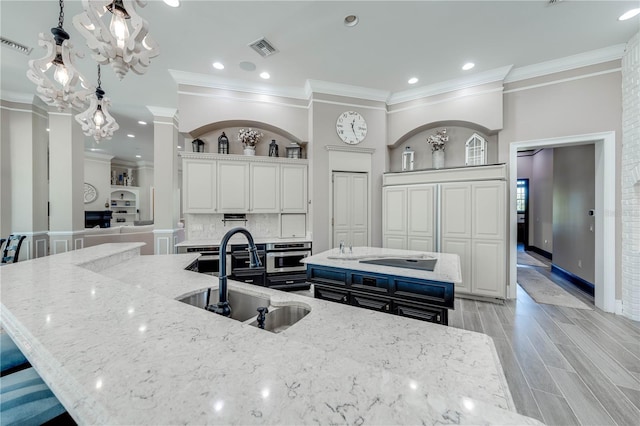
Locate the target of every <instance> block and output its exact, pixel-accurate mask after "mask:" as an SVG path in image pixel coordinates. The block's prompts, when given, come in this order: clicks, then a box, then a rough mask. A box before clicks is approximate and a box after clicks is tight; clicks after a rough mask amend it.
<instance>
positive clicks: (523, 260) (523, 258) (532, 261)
mask: <svg viewBox="0 0 640 426" xmlns="http://www.w3.org/2000/svg"><path fill="white" fill-rule="evenodd" d="M518 265H529V266H540V267H546V266H547V265H545V264H544V263H542V262H540V261H539V260H538V259H536V258H535V257H533V256H530V255H528V254H527V253H525V252H524V251H520V250H518Z"/></svg>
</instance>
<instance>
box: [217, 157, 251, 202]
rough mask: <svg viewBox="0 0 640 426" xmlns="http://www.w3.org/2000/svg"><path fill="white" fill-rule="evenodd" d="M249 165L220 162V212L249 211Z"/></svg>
mask: <svg viewBox="0 0 640 426" xmlns="http://www.w3.org/2000/svg"><path fill="white" fill-rule="evenodd" d="M248 189H249V163H245V162H239V161H218V212H219V213H244V212H247V211H248V210H249V191H248Z"/></svg>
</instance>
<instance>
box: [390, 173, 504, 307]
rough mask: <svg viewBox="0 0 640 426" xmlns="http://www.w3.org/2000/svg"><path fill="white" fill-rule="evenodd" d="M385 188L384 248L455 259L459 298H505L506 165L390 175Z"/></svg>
mask: <svg viewBox="0 0 640 426" xmlns="http://www.w3.org/2000/svg"><path fill="white" fill-rule="evenodd" d="M383 185H384V187H383V244H384V246H385V247H390V248H406V249H409V250H418V251H440V252H443V253H454V254H457V255H459V256H460V264H461V269H462V283H461V284H460V285H457V286H456V293H458V294H469V295H475V296H483V297H491V298H500V299H504V298H505V295H506V267H507V251H506V247H507V244H506V239H507V231H506V230H507V223H506V208H507V205H506V168H505V166H504V165H498V166H484V167H473V168H462V169H447V170H443V171H435V170H430V171H422V172H408V173H406V172H405V173H387V174H385V175H384V178H383ZM438 191H439V195H438ZM405 217H406V218H405ZM434 218H435V219H436V220H434Z"/></svg>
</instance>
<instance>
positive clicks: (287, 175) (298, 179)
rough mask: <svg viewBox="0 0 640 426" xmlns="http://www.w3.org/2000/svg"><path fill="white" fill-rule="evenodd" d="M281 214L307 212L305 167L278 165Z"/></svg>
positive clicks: (301, 165) (302, 165)
mask: <svg viewBox="0 0 640 426" xmlns="http://www.w3.org/2000/svg"><path fill="white" fill-rule="evenodd" d="M280 199H281V200H282V201H281V204H280V211H281V213H306V212H307V165H306V164H281V165H280Z"/></svg>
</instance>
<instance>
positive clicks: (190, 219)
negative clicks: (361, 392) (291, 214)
mask: <svg viewBox="0 0 640 426" xmlns="http://www.w3.org/2000/svg"><path fill="white" fill-rule="evenodd" d="M223 217H224V215H222V214H185V228H186V231H187V235H186V238H187V240H206V239H212V240H220V239H221V238H222V237H223V236H224V234H225V233H226V232H227V231H228V230H230V229H231V228H235V227H236V226H242V227H244V228H247V229H248V230H249V232H251V234H252V235H253V236H254V237H279V234H280V229H279V226H280V225H279V223H280V222H279V221H280V215H278V214H247V223H246V224H245V223H244V222H243V221H240V222H227V223H226V224H225V223H224V222H223V221H222V218H223Z"/></svg>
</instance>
